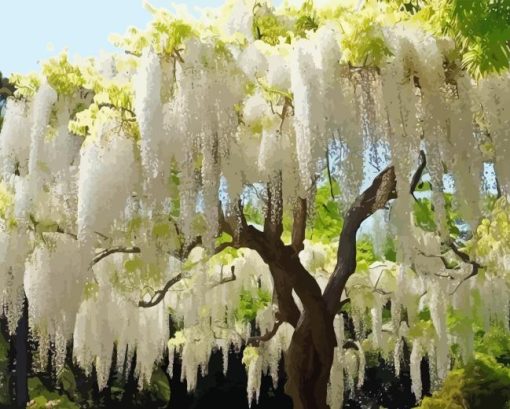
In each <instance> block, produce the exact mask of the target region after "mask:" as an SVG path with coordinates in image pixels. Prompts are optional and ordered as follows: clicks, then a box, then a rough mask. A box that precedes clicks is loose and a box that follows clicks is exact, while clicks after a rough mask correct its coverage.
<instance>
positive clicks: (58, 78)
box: [42, 52, 85, 95]
mask: <svg viewBox="0 0 510 409" xmlns="http://www.w3.org/2000/svg"><path fill="white" fill-rule="evenodd" d="M42 71H43V74H44V75H45V76H46V78H47V79H48V84H50V85H51V87H52V88H53V89H54V90H55V91H57V93H58V94H59V95H73V94H74V93H75V92H76V91H78V90H79V89H80V88H81V87H82V86H83V84H84V82H85V81H84V79H83V76H82V74H81V71H80V69H79V68H78V67H76V66H74V65H72V64H71V63H69V60H68V59H67V54H66V53H65V52H64V53H62V54H60V56H58V57H56V58H51V59H50V60H48V61H47V62H45V63H44V64H43V67H42Z"/></svg>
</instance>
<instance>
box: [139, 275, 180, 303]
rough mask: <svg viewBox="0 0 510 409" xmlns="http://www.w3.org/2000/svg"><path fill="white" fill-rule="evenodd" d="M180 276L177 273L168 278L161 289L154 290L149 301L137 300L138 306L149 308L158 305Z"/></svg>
mask: <svg viewBox="0 0 510 409" xmlns="http://www.w3.org/2000/svg"><path fill="white" fill-rule="evenodd" d="M182 278H183V274H182V273H179V274H177V275H176V276H175V277H173V278H172V279H170V280H169V281H168V282H167V283H166V284H165V286H164V287H163V288H162V289H161V290H158V291H156V292H155V293H154V295H153V296H152V297H151V299H150V300H149V301H143V300H142V301H139V302H138V306H139V307H143V308H150V307H154V306H156V305H158V304H159V303H160V302H161V301H162V300H163V298H165V295H166V293H167V292H168V290H170V288H171V287H172V286H173V285H174V284H176V283H178V282H179V281H181V279H182Z"/></svg>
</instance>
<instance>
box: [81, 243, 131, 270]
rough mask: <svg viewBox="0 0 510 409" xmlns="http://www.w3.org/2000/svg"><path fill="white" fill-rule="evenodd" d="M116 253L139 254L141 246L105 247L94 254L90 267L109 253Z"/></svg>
mask: <svg viewBox="0 0 510 409" xmlns="http://www.w3.org/2000/svg"><path fill="white" fill-rule="evenodd" d="M115 253H127V254H137V253H140V248H139V247H122V246H121V247H112V248H110V249H105V250H103V251H101V252H99V253H98V254H96V255H95V256H94V258H93V260H92V262H91V263H90V267H89V268H92V267H93V266H94V265H96V264H97V263H99V262H100V261H101V260H102V259H104V258H105V257H108V256H109V255H111V254H115Z"/></svg>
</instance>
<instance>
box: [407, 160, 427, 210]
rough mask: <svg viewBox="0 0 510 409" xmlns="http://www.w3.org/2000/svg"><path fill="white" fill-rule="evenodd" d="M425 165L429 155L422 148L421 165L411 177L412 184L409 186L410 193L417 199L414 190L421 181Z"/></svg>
mask: <svg viewBox="0 0 510 409" xmlns="http://www.w3.org/2000/svg"><path fill="white" fill-rule="evenodd" d="M425 166H427V157H426V156H425V152H424V151H423V150H420V165H419V166H418V169H416V172H414V175H413V177H412V179H411V186H410V188H409V193H411V195H412V196H413V198H414V200H417V199H416V196H414V191H415V190H416V187H417V186H418V183H420V179H421V177H422V174H423V171H424V170H425Z"/></svg>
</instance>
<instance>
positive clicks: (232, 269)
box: [209, 266, 237, 288]
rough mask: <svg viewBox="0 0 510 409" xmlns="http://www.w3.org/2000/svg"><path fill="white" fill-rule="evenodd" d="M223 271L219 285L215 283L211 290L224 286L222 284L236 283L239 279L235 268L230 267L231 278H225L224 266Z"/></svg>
mask: <svg viewBox="0 0 510 409" xmlns="http://www.w3.org/2000/svg"><path fill="white" fill-rule="evenodd" d="M221 270H222V276H221V279H220V281H218V282H217V283H214V284H213V285H212V286H211V287H209V288H214V287H217V286H219V285H222V284H226V283H230V282H232V281H235V280H236V279H237V277H236V274H235V266H231V267H230V273H231V276H230V277H226V278H224V277H223V266H221Z"/></svg>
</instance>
